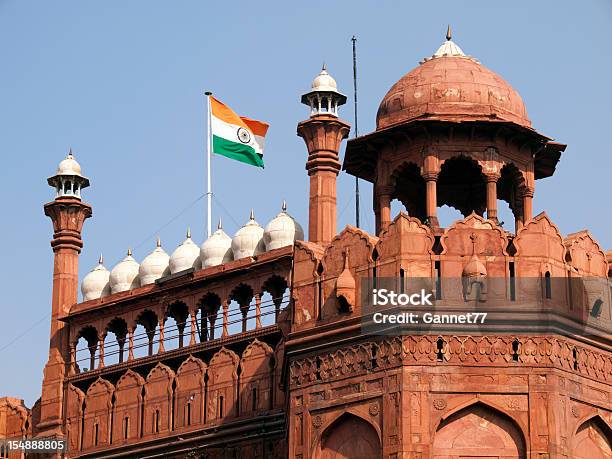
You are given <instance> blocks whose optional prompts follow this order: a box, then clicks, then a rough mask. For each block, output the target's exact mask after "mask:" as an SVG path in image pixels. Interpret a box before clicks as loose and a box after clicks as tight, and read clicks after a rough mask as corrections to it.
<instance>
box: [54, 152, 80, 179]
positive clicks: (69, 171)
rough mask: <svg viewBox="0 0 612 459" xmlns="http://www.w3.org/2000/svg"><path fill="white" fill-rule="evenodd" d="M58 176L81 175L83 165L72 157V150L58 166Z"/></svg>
mask: <svg viewBox="0 0 612 459" xmlns="http://www.w3.org/2000/svg"><path fill="white" fill-rule="evenodd" d="M57 175H81V165H80V164H79V163H78V162H77V160H76V159H74V156H72V148H71V149H70V151H69V152H68V156H66V158H65V159H63V160H62V161H61V162H60V163H59V165H58V166H57Z"/></svg>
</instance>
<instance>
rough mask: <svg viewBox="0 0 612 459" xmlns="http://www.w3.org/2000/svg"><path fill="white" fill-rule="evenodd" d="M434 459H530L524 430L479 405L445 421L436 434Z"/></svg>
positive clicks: (486, 407)
mask: <svg viewBox="0 0 612 459" xmlns="http://www.w3.org/2000/svg"><path fill="white" fill-rule="evenodd" d="M432 457H435V458H436V459H455V458H460V457H461V458H463V457H466V458H470V457H491V458H501V457H503V458H504V459H523V458H526V457H527V456H526V446H525V439H524V437H523V434H522V432H521V429H520V428H519V427H518V425H516V423H515V422H514V420H513V419H512V418H510V417H509V416H507V415H505V414H503V413H501V412H500V411H497V410H495V409H493V408H491V407H489V406H487V405H484V404H481V403H476V404H474V405H470V406H468V407H466V408H464V409H462V410H460V411H458V412H457V413H454V414H452V415H451V416H449V417H448V418H447V419H444V420H443V421H442V422H441V423H440V425H439V426H438V429H437V431H436V433H435V437H434V442H433V454H432Z"/></svg>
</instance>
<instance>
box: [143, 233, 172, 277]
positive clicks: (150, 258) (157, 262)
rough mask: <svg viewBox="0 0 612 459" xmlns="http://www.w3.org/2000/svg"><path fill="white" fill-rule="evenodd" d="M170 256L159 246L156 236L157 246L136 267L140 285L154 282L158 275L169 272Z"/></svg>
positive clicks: (159, 242)
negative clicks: (137, 267)
mask: <svg viewBox="0 0 612 459" xmlns="http://www.w3.org/2000/svg"><path fill="white" fill-rule="evenodd" d="M169 264H170V257H169V256H168V254H167V253H166V251H165V250H164V249H162V246H161V240H160V239H159V237H158V238H157V246H156V247H155V250H153V251H152V252H151V253H150V254H149V255H147V256H146V257H145V259H144V260H142V263H140V268H139V269H138V276H139V277H140V285H148V284H152V283H154V282H155V281H156V280H157V279H159V278H160V277H164V276H167V275H168V274H170V267H169Z"/></svg>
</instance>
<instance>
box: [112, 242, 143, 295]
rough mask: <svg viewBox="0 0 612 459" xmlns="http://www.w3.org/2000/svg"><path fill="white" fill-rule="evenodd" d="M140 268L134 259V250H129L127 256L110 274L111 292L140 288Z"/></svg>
mask: <svg viewBox="0 0 612 459" xmlns="http://www.w3.org/2000/svg"><path fill="white" fill-rule="evenodd" d="M138 268H139V265H138V262H137V261H136V260H135V259H134V257H132V250H131V249H128V252H127V256H126V257H125V258H124V259H123V260H121V261H120V262H119V263H117V264H116V265H115V267H114V268H113V269H112V270H111V272H110V287H111V292H112V293H119V292H125V291H127V290H131V289H133V288H136V287H139V286H140V280H139V278H138Z"/></svg>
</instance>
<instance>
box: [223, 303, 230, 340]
mask: <svg viewBox="0 0 612 459" xmlns="http://www.w3.org/2000/svg"><path fill="white" fill-rule="evenodd" d="M228 324H229V304H228V301H227V300H223V331H222V332H221V337H222V338H225V337H226V336H227V335H229V332H228V329H227V327H228Z"/></svg>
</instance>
